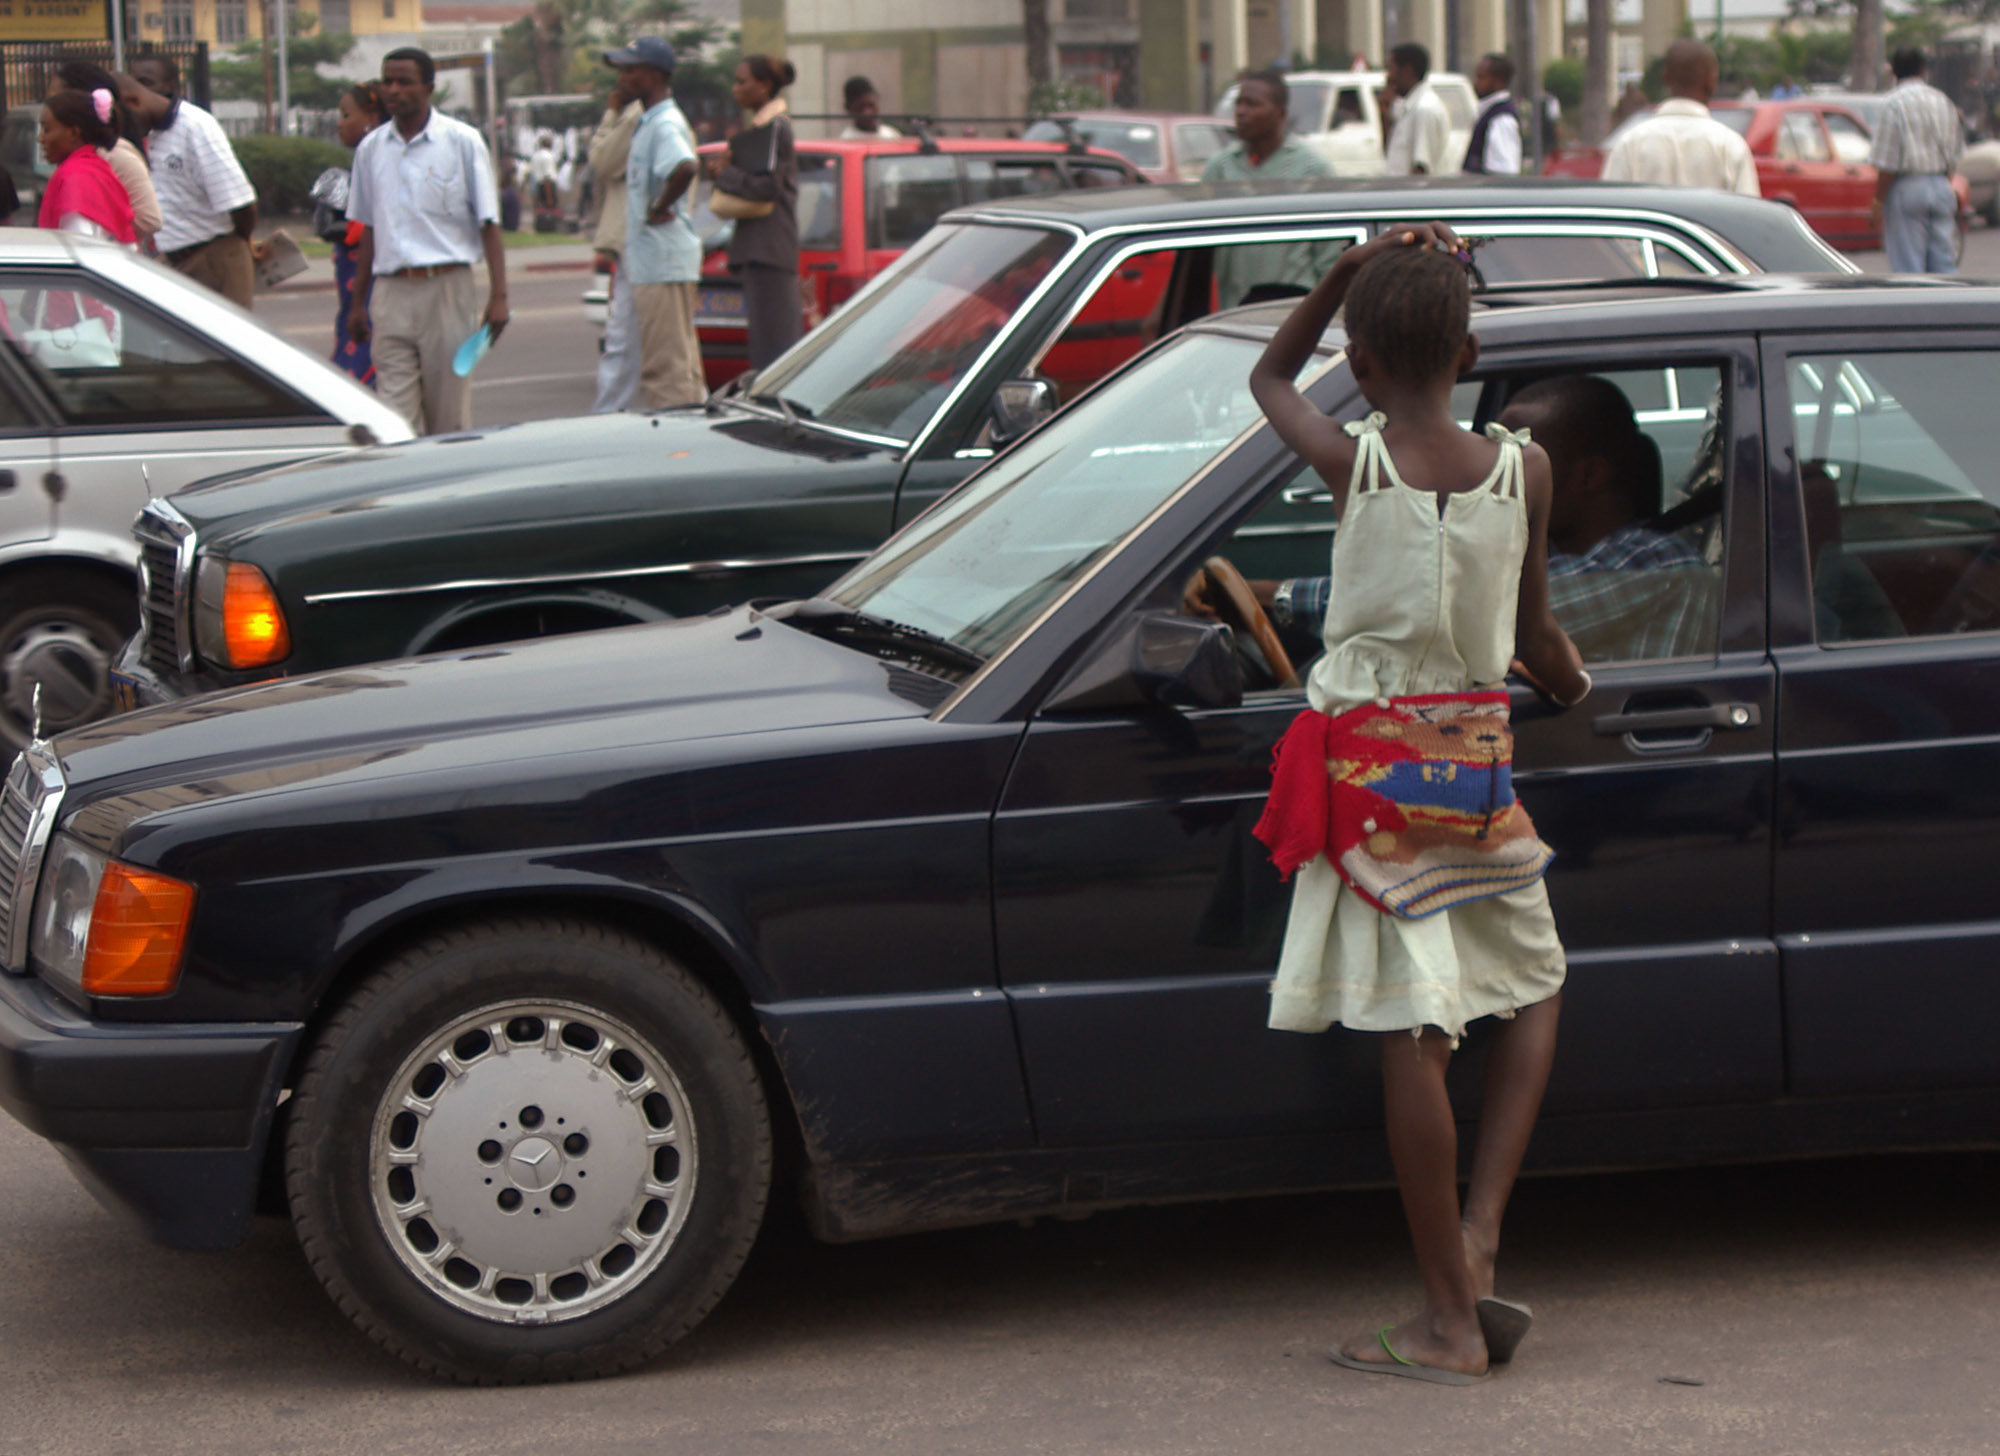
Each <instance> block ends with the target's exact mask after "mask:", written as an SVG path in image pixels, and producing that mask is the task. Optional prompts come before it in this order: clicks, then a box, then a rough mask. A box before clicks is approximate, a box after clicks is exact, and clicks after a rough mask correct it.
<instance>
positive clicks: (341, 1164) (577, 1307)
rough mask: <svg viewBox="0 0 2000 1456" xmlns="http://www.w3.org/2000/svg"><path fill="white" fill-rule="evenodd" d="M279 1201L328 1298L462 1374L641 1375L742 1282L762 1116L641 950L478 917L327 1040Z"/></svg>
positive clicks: (766, 1127) (302, 1088)
mask: <svg viewBox="0 0 2000 1456" xmlns="http://www.w3.org/2000/svg"><path fill="white" fill-rule="evenodd" d="M285 1176H286V1192H287V1196H288V1199H289V1202H290V1206H291V1212H292V1220H293V1223H294V1225H295V1227H296V1229H297V1231H298V1235H299V1241H300V1243H301V1245H302V1247H303V1248H304V1250H305V1254H306V1257H307V1259H308V1261H309V1262H310V1263H311V1265H312V1267H313V1270H314V1272H315V1273H316V1274H318V1276H319V1278H320V1280H321V1282H322V1283H323V1284H324V1285H325V1286H326V1289H327V1292H328V1294H329V1295H331V1296H332V1298H333V1300H334V1302H335V1303H336V1304H337V1305H338V1306H339V1307H340V1308H341V1310H342V1311H343V1312H344V1313H346V1314H347V1316H348V1317H349V1318H350V1319H352V1320H353V1321H354V1322H355V1323H356V1324H357V1325H359V1326H360V1327H361V1329H362V1330H363V1331H364V1332H366V1333H367V1334H368V1335H369V1336H370V1337H371V1338H373V1339H374V1340H375V1341H376V1342H377V1343H379V1344H381V1345H382V1346H384V1347H385V1348H387V1349H388V1350H390V1351H391V1352H393V1353H394V1354H396V1355H397V1356H399V1357H400V1358H402V1359H404V1360H406V1361H408V1362H409V1363H410V1364H412V1365H415V1366H417V1367H418V1368H420V1369H423V1370H425V1371H427V1372H429V1373H431V1374H434V1375H438V1376H441V1377H443V1378H446V1379H450V1380H455V1381H460V1382H463V1383H467V1384H479V1385H499V1384H526V1383H531V1382H536V1381H546V1380H569V1379H582V1378H589V1377H594V1376H601V1375H609V1374H613V1373H615V1372H618V1371H621V1370H628V1369H631V1368H633V1367H635V1366H638V1365H643V1364H645V1363H646V1362H647V1361H649V1360H651V1359H653V1358H654V1357H655V1356H657V1355H658V1354H659V1353H660V1352H661V1351H663V1350H664V1349H666V1348H667V1346H668V1345H670V1344H672V1343H673V1342H674V1341H675V1340H677V1339H679V1338H680V1337H681V1336H682V1335H684V1334H686V1333H687V1332H688V1331H689V1330H691V1329H692V1328H694V1326H695V1325H696V1324H698V1323H699V1322H700V1321H701V1319H702V1318H703V1317H704V1316H705V1315H706V1314H707V1313H708V1312H709V1310H710V1309H712V1308H713V1307H714V1306H715V1304H716V1302H717V1301H718V1300H719V1299H721V1297H722V1295H723V1293H724V1292H725V1291H726V1290H727V1289H728V1288H729V1285H730V1284H731V1282H732V1281H733V1280H734V1279H735V1277H736V1274H737V1271H738V1270H739V1269H741V1267H742V1264H743V1260H744V1258H745V1257H746V1256H747V1255H748V1253H749V1250H750V1245H751V1243H752V1241H753V1240H754V1239H755V1237H756V1234H757V1229H758V1226H759V1225H760V1223H761V1222H762V1219H763V1214H764V1207H765V1203H766V1200H767V1198H768V1196H769V1191H770V1182H771V1132H770V1119H769V1116H768V1111H767V1108H766V1105H765V1101H764V1096H763V1091H762V1088H761V1084H760V1081H759V1078H758V1075H757V1070H756V1067H755V1064H754V1063H753V1062H752V1060H751V1057H750V1054H749V1051H748V1049H747V1047H746V1046H745V1045H744V1042H743V1038H742V1037H741V1035H740V1034H739V1033H738V1032H737V1030H736V1027H735V1026H734V1024H733V1023H732V1022H731V1020H730V1018H729V1016H728V1014H727V1013H726V1012H725V1011H724V1010H723V1008H722V1007H721V1006H720V1005H719V1004H718V1003H717V1001H716V1000H715V998H714V996H713V995H711V994H710V993H709V991H708V990H707V988H706V987H704V986H703V985H702V984H701V983H700V982H699V981H698V980H696V979H695V978H694V977H693V976H692V975H690V974H689V973H688V972H687V970H686V969H685V968H683V967H682V966H680V965H679V964H677V963H676V962H675V961H674V960H672V959H671V958H670V957H668V956H666V955H665V954H663V953H662V952H661V951H660V950H659V949H658V948H657V947H655V946H653V945H651V944H649V943H648V942H646V941H644V940H641V939H639V938H637V937H635V936H632V935H630V934H627V933H626V932H624V931H621V930H617V929H614V928H611V927H607V926H602V925H597V924H594V923H590V922H584V921H572V920H569V919H563V918H543V917H534V918H518V919H514V918H509V919H494V920H491V921H487V922H483V923H480V924H476V925H471V926H466V927H463V928H460V929H455V930H452V931H449V932H445V933H442V934H438V935H435V936H432V937H430V938H427V939H425V940H423V941H421V942H419V943H417V944H415V945H412V946H411V947H409V948H408V949H406V950H405V951H403V952H402V953H401V954H400V955H398V956H396V957H395V958H394V959H393V960H391V961H390V962H389V963H388V964H387V965H385V966H383V967H382V968H381V969H380V970H379V971H378V972H377V973H376V974H374V975H373V976H372V977H370V978H369V979H368V980H367V981H366V982H365V983H363V984H362V985H361V986H360V987H359V989H358V990H357V991H356V992H355V993H354V994H353V995H352V996H350V997H349V998H348V999H347V1000H346V1001H345V1002H344V1003H342V1004H341V1005H340V1006H339V1007H338V1009H337V1010H336V1011H334V1013H333V1014H332V1015H331V1017H330V1018H329V1019H328V1020H327V1021H326V1023H325V1024H324V1026H323V1027H322V1028H321V1029H320V1031H319V1034H318V1036H317V1038H316V1040H315V1042H314V1044H313V1046H312V1049H311V1051H310V1052H309V1053H308V1055H307V1057H306V1060H305V1063H304V1067H303V1070H302V1072H301V1074H300V1076H299V1078H298V1081H297V1084H296V1086H295V1088H294V1092H293V1097H292V1106H291V1115H290V1118H289V1120H288V1126H287V1132H286V1144H285Z"/></svg>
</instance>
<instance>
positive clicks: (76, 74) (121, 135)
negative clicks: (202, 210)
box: [49, 60, 160, 247]
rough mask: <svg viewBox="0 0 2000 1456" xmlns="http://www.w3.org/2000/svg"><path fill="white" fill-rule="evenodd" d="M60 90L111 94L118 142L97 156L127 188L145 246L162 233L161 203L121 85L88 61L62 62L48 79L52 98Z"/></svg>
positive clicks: (140, 130) (112, 120)
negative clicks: (122, 99) (120, 93)
mask: <svg viewBox="0 0 2000 1456" xmlns="http://www.w3.org/2000/svg"><path fill="white" fill-rule="evenodd" d="M58 91H76V92H80V93H81V94H83V95H85V96H90V95H93V94H94V93H96V92H99V91H104V92H108V93H109V94H110V96H111V117H110V126H111V130H112V132H113V133H114V135H115V136H116V138H117V139H116V141H114V142H113V144H112V145H111V146H109V147H102V146H100V147H99V148H98V149H97V154H98V155H99V156H100V157H102V158H103V159H104V161H105V164H106V165H107V166H109V167H110V168H111V170H112V172H113V173H114V174H115V175H116V176H117V178H118V183H119V185H120V186H121V187H123V188H124V189H125V198H126V200H127V201H128V202H130V203H131V204H132V230H133V231H134V232H136V233H137V234H138V235H139V244H140V246H141V247H143V246H145V244H146V241H147V239H149V238H151V237H152V236H153V234H154V233H156V232H158V231H159V230H160V201H159V199H158V198H157V197H155V196H154V195H153V174H152V173H151V172H150V171H148V170H147V168H146V154H145V152H144V151H142V150H141V149H140V145H139V144H140V141H141V140H142V139H143V138H144V136H145V129H144V128H143V127H141V126H140V125H139V122H138V121H137V119H135V118H134V117H133V115H132V114H131V113H130V112H129V111H127V110H126V109H125V108H124V106H123V105H121V104H120V103H119V100H118V83H117V81H116V80H114V79H113V78H112V75H111V73H110V72H109V71H107V70H105V69H104V68H103V67H102V66H99V65H94V64H92V63H91V62H89V61H76V60H71V61H64V62H62V64H60V65H58V66H57V67H56V70H55V75H54V76H52V77H51V78H50V79H49V94H50V95H52V96H53V95H54V94H55V93H56V92H58Z"/></svg>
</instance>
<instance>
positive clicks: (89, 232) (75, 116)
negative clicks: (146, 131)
mask: <svg viewBox="0 0 2000 1456" xmlns="http://www.w3.org/2000/svg"><path fill="white" fill-rule="evenodd" d="M112 112H113V106H112V100H111V93H110V92H109V91H106V90H103V89H102V88H100V89H98V90H96V91H93V92H91V93H90V94H89V95H87V96H86V95H84V94H83V93H82V92H80V91H58V92H56V93H55V94H54V95H52V96H50V97H49V99H48V100H47V101H46V102H44V103H43V104H42V138H41V139H42V155H43V156H44V157H46V158H47V159H48V160H49V161H50V162H51V163H52V164H54V166H55V169H56V170H55V175H54V176H52V177H50V178H49V185H48V186H47V187H46V188H44V189H43V191H42V211H41V217H40V219H39V223H40V226H42V227H45V228H52V229H56V230H59V231H61V232H66V233H79V234H81V235H82V236H84V237H88V238H109V239H111V240H112V241H114V242H120V243H127V244H135V243H137V242H138V234H137V233H135V232H134V231H133V230H132V203H131V200H130V199H129V198H128V197H126V195H125V187H124V184H122V183H121V182H119V180H118V176H117V174H116V173H114V172H113V171H112V170H111V167H110V165H109V164H108V163H106V162H105V160H104V158H103V156H102V155H101V153H103V152H108V151H110V150H111V148H112V146H113V144H114V143H116V142H117V140H118V134H117V133H116V132H115V131H113V130H112V127H111V116H112Z"/></svg>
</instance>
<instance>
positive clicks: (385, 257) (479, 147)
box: [347, 47, 508, 435]
mask: <svg viewBox="0 0 2000 1456" xmlns="http://www.w3.org/2000/svg"><path fill="white" fill-rule="evenodd" d="M436 79H437V67H436V65H435V64H434V63H433V62H432V60H431V58H430V57H429V56H428V55H426V54H425V53H424V52H422V51H420V50H417V49H416V48H414V47H404V48H403V49H400V50H393V51H390V52H389V54H388V55H386V56H384V57H383V58H382V101H383V104H384V105H385V106H386V107H387V108H388V112H389V123H390V124H389V125H387V126H378V127H376V128H375V130H373V131H371V132H370V133H368V135H367V136H366V137H364V138H363V139H362V142H361V145H360V146H358V147H356V148H355V150H354V171H353V175H352V179H351V181H350V183H349V187H348V197H347V215H348V217H349V218H350V219H351V220H353V221H355V222H358V223H361V224H362V233H361V242H360V244H359V246H358V247H357V248H356V249H355V256H354V306H353V309H352V310H351V311H350V312H349V314H348V317H347V328H348V332H349V333H350V334H351V335H352V336H353V337H354V339H355V340H356V341H357V342H360V341H363V340H370V339H372V341H373V344H374V358H375V388H376V390H377V391H378V392H379V393H380V394H381V396H382V398H383V400H384V401H385V402H387V404H388V405H389V407H390V408H391V409H393V410H395V411H396V412H397V413H398V414H400V415H402V416H403V418H405V419H407V420H408V421H409V422H410V427H411V428H412V429H414V430H416V431H417V433H418V434H423V435H441V434H448V433H450V432H452V431H455V430H465V429H470V428H471V427H472V387H471V381H470V380H468V379H461V378H460V377H459V376H458V375H457V374H455V373H454V372H453V371H452V367H451V365H452V358H453V356H454V355H455V354H457V352H458V349H459V346H460V345H462V344H463V343H464V342H465V341H466V340H467V339H468V338H470V337H471V335H472V334H473V332H474V331H475V330H476V329H478V327H479V325H480V323H481V321H482V317H483V320H484V322H485V324H486V326H487V327H488V328H489V329H491V330H492V332H493V337H494V338H495V339H498V338H499V337H500V331H501V330H502V329H504V328H505V327H506V326H507V317H508V313H507V253H506V250H505V248H504V247H503V245H502V243H501V238H500V198H499V192H498V190H497V189H496V188H495V187H494V185H493V160H492V158H491V157H490V156H488V155H487V151H486V142H485V139H484V138H482V137H481V136H480V135H479V133H478V132H476V131H474V130H473V129H472V128H471V127H469V126H467V125H466V124H465V123H464V122H461V121H453V120H452V119H451V118H450V117H448V116H445V115H442V114H441V113H439V112H436V111H433V110H432V109H431V90H432V87H433V86H434V84H435V82H436ZM482 255H483V256H484V258H485V261H486V278H487V287H486V307H485V310H484V313H483V315H482V312H481V310H480V307H479V286H478V282H477V280H476V279H475V278H474V277H473V272H472V268H473V264H475V263H476V262H478V261H479V260H480V258H481V256H482Z"/></svg>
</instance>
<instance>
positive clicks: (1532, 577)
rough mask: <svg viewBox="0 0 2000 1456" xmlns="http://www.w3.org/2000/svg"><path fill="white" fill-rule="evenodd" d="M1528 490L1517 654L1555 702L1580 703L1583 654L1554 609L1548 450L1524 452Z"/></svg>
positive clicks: (1516, 625)
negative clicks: (1550, 560) (1550, 586)
mask: <svg viewBox="0 0 2000 1456" xmlns="http://www.w3.org/2000/svg"><path fill="white" fill-rule="evenodd" d="M1522 457H1523V458H1522V464H1523V465H1524V466H1525V467H1526V476H1527V480H1526V484H1527V490H1528V554H1527V555H1526V556H1525V557H1524V558H1523V559H1522V561H1521V596H1520V600H1519V602H1518V603H1517V605H1516V607H1515V619H1514V653H1515V656H1516V657H1517V658H1518V659H1519V665H1520V667H1521V668H1522V670H1523V671H1524V673H1525V674H1526V676H1527V678H1528V680H1529V681H1530V682H1532V683H1534V684H1535V686H1536V687H1538V688H1540V689H1541V690H1542V691H1543V692H1544V693H1547V694H1548V695H1549V696H1550V697H1551V698H1553V699H1555V701H1556V702H1558V703H1561V704H1563V705H1564V706H1568V705H1569V704H1572V703H1577V702H1581V701H1582V699H1583V695H1584V693H1585V692H1586V691H1587V690H1588V689H1589V687H1590V679H1589V678H1588V677H1587V676H1585V674H1584V671H1583V658H1582V656H1581V655H1580V654H1579V653H1578V652H1577V650H1576V644H1575V643H1574V642H1572V641H1570V640H1569V634H1568V633H1567V632H1565V631H1563V629H1562V627H1561V626H1560V624H1558V623H1557V621H1556V617H1555V613H1554V612H1553V611H1552V610H1551V609H1550V607H1549V497H1550V496H1551V495H1552V494H1553V493H1554V490H1555V487H1554V484H1553V481H1552V476H1551V472H1550V470H1549V456H1548V452H1547V451H1546V450H1544V449H1543V448H1542V447H1541V446H1540V445H1533V444H1531V445H1529V446H1528V447H1527V449H1526V450H1524V451H1523V452H1522Z"/></svg>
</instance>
